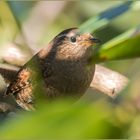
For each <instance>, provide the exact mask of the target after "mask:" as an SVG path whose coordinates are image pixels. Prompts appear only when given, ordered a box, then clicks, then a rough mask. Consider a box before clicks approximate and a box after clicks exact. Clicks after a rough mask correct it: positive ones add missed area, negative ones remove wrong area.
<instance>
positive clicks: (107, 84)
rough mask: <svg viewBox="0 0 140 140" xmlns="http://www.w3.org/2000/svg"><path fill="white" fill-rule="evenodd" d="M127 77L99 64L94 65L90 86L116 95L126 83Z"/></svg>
mask: <svg viewBox="0 0 140 140" xmlns="http://www.w3.org/2000/svg"><path fill="white" fill-rule="evenodd" d="M128 81H129V80H128V78H126V77H125V76H123V75H121V74H119V73H118V72H115V71H113V70H110V69H108V68H105V67H103V66H101V65H96V70H95V74H94V78H93V80H92V82H91V85H90V87H91V88H93V89H97V90H98V91H100V92H102V93H105V94H107V95H108V96H110V97H116V96H117V95H118V93H119V92H120V91H122V90H123V89H124V88H125V87H126V85H127V84H128Z"/></svg>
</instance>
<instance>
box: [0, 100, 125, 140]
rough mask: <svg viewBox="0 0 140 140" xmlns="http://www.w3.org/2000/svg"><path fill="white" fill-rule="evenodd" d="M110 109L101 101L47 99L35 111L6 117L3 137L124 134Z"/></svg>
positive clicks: (1, 134)
mask: <svg viewBox="0 0 140 140" xmlns="http://www.w3.org/2000/svg"><path fill="white" fill-rule="evenodd" d="M97 108H98V109H97ZM111 110H112V109H110V108H109V107H107V105H106V104H104V103H103V102H102V101H101V102H98V103H94V104H93V103H92V104H85V103H78V104H75V105H72V103H71V102H69V101H67V100H65V101H64V100H63V101H59V102H58V101H55V102H53V103H51V104H46V103H45V104H43V106H41V108H40V109H39V110H38V111H36V112H32V113H28V114H21V115H22V117H16V118H15V119H13V120H11V122H9V121H7V124H5V125H4V126H3V127H1V129H0V136H1V139H46V138H65V139H66V138H113V137H114V136H115V138H120V137H123V136H122V133H121V129H120V128H119V127H116V126H114V124H113V123H111V121H110V120H111V118H112V115H111V112H112V111H111ZM121 127H123V126H121ZM114 132H115V133H114Z"/></svg>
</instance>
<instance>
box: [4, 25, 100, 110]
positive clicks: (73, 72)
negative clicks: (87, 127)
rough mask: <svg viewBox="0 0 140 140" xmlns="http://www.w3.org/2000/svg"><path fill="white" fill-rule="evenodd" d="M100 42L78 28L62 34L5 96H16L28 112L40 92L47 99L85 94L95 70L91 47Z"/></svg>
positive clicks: (21, 73)
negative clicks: (91, 62) (91, 61)
mask: <svg viewBox="0 0 140 140" xmlns="http://www.w3.org/2000/svg"><path fill="white" fill-rule="evenodd" d="M99 42H100V40H99V39H96V38H94V37H93V36H92V35H91V34H90V33H83V34H82V33H80V32H79V31H78V29H77V28H70V29H66V30H64V31H62V32H61V33H59V34H58V35H57V36H56V37H55V38H54V39H53V40H52V41H51V42H50V43H49V44H48V45H47V46H46V47H45V48H43V49H41V50H40V51H39V52H38V53H37V54H36V55H34V56H33V57H32V59H31V60H30V61H29V62H27V63H26V64H25V65H24V66H23V67H22V68H21V69H20V70H19V71H18V73H17V74H16V76H15V78H14V80H13V81H12V82H11V83H10V84H9V85H8V87H7V91H6V93H5V95H13V96H14V98H15V100H16V102H17V103H18V104H19V105H20V106H21V107H22V108H24V109H26V110H32V109H34V99H35V100H37V96H40V95H38V92H39V93H41V92H42V93H43V94H45V97H44V98H55V97H61V96H74V97H75V96H81V95H83V93H84V92H85V91H86V90H87V88H88V87H89V85H90V83H91V81H92V78H93V75H94V70H95V65H94V64H92V65H89V60H90V58H91V56H92V55H93V51H92V47H91V46H93V45H95V44H96V43H99ZM35 94H37V95H35Z"/></svg>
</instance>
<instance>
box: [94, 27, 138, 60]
mask: <svg viewBox="0 0 140 140" xmlns="http://www.w3.org/2000/svg"><path fill="white" fill-rule="evenodd" d="M96 49H97V52H96V53H95V55H93V57H92V60H91V61H92V63H95V62H103V61H109V60H122V59H129V58H137V57H140V30H139V27H136V28H134V29H132V30H129V31H127V32H125V33H123V34H121V35H120V36H117V37H116V38H114V39H112V40H110V41H108V42H107V43H105V44H103V45H102V46H100V47H96Z"/></svg>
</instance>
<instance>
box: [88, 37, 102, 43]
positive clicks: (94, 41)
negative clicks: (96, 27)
mask: <svg viewBox="0 0 140 140" xmlns="http://www.w3.org/2000/svg"><path fill="white" fill-rule="evenodd" d="M90 41H92V43H95V44H98V43H101V40H100V39H98V38H94V37H93V38H90Z"/></svg>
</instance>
